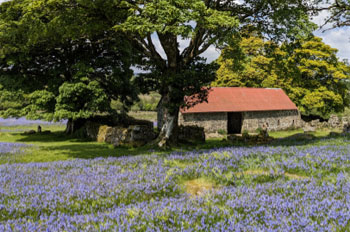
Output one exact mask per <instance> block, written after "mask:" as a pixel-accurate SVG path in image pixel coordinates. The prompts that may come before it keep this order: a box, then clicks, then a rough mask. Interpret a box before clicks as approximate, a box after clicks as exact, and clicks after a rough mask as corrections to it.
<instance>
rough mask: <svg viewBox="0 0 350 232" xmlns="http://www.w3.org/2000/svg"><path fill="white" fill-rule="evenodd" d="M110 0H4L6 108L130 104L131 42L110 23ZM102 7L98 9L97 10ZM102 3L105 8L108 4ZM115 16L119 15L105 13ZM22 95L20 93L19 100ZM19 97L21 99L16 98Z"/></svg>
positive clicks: (0, 9)
mask: <svg viewBox="0 0 350 232" xmlns="http://www.w3.org/2000/svg"><path fill="white" fill-rule="evenodd" d="M112 5H113V3H112V2H111V1H94V2H91V1H60V0H56V1H47V0H40V1H35V2H33V1H28V0H14V1H10V2H5V3H3V4H1V5H0V83H1V88H2V91H1V96H0V97H2V98H3V99H6V101H4V103H5V102H6V105H5V104H2V107H1V109H0V114H1V115H2V116H22V115H24V116H27V117H29V118H33V119H37V118H40V119H46V120H60V119H72V120H76V119H79V118H89V117H92V116H94V115H96V114H97V113H104V112H110V111H111V107H110V101H111V100H117V99H119V100H121V101H122V102H124V103H125V104H126V105H127V104H131V103H132V101H133V99H135V97H136V92H135V91H134V90H135V88H134V87H133V86H132V84H131V77H132V75H133V72H132V70H131V69H130V67H131V65H132V63H133V58H134V56H133V51H132V47H131V44H130V43H129V41H128V40H127V39H126V38H125V36H124V35H123V34H122V33H121V32H116V31H115V30H113V29H112V26H114V25H115V24H116V23H118V20H119V21H121V20H123V19H125V13H123V12H124V11H123V10H121V9H115V8H114V9H113V7H112ZM97 10H98V11H101V12H98V13H97V12H96V11H97ZM102 10H103V11H102ZM109 16H111V17H113V21H114V22H113V23H112V22H111V21H108V20H106V19H105V18H104V17H109ZM18 99H21V101H18ZM15 103H16V104H15Z"/></svg>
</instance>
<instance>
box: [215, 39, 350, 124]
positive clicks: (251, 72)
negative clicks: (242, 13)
mask: <svg viewBox="0 0 350 232" xmlns="http://www.w3.org/2000/svg"><path fill="white" fill-rule="evenodd" d="M237 41H238V42H239V46H240V49H239V50H238V51H239V53H237V52H235V51H237V47H236V45H234V46H229V47H227V48H225V50H224V51H223V54H222V55H221V57H220V59H219V61H218V62H219V64H220V68H219V70H218V72H217V80H216V81H215V82H213V83H212V85H213V86H234V87H238V86H246V87H263V88H282V89H283V90H284V91H285V92H286V93H287V94H288V96H289V97H290V98H291V99H292V101H293V102H294V103H296V105H297V106H298V107H299V110H300V111H301V113H302V114H304V115H318V116H320V117H323V118H328V117H329V116H330V114H331V113H334V112H341V111H343V110H344V107H345V106H346V105H348V103H349V96H348V88H347V86H346V83H345V80H347V79H349V78H350V67H349V66H348V65H347V64H346V63H344V62H341V61H340V60H339V59H338V58H337V56H336V53H337V50H336V49H334V48H331V47H330V46H329V45H327V44H325V43H323V42H322V40H321V39H320V38H317V37H312V38H309V39H303V40H297V41H294V42H289V43H287V42H285V43H283V44H282V45H280V46H279V45H277V44H276V43H274V42H272V41H265V40H263V39H262V38H260V37H258V36H252V37H247V38H244V37H243V38H242V39H241V40H237ZM238 42H236V43H238ZM237 54H238V55H237Z"/></svg>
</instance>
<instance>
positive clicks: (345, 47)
mask: <svg viewBox="0 0 350 232" xmlns="http://www.w3.org/2000/svg"><path fill="white" fill-rule="evenodd" d="M4 1H7V0H0V3H2V2H4ZM326 17H327V12H322V13H321V14H320V15H319V16H317V17H315V18H314V19H313V21H314V22H315V23H316V24H317V25H319V26H320V25H322V24H323V22H324V19H325V18H326ZM314 34H315V35H316V36H318V37H321V38H322V39H323V41H324V42H325V43H326V44H328V45H330V46H331V47H333V48H337V49H338V54H337V55H338V57H339V58H341V59H348V60H350V27H347V28H339V29H333V30H327V31H325V32H323V30H322V29H321V30H316V31H315V33H314ZM155 43H156V47H157V48H158V50H159V53H160V54H161V55H162V56H165V54H164V51H162V49H161V48H160V47H161V46H160V43H159V41H155ZM187 44H188V41H180V48H184V46H186V45H187ZM219 56H220V51H219V50H217V49H215V48H214V47H210V48H209V49H208V50H207V51H206V52H205V53H204V54H203V57H205V58H207V61H208V62H211V61H213V60H215V59H217V58H218V57H219Z"/></svg>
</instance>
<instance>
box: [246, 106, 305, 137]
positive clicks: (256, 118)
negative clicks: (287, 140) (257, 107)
mask: <svg viewBox="0 0 350 232" xmlns="http://www.w3.org/2000/svg"><path fill="white" fill-rule="evenodd" d="M264 125H265V126H266V127H267V130H268V131H277V130H286V129H288V128H292V127H294V128H299V127H301V126H302V122H301V117H300V114H299V112H298V111H297V110H280V111H252V112H243V123H242V132H243V131H248V132H255V131H256V129H258V128H263V127H264Z"/></svg>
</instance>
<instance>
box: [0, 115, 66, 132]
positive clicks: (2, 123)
mask: <svg viewBox="0 0 350 232" xmlns="http://www.w3.org/2000/svg"><path fill="white" fill-rule="evenodd" d="M66 123H67V120H62V121H59V122H47V121H42V120H28V119H26V118H24V117H22V118H6V119H4V118H0V132H23V131H25V130H26V129H23V128H11V127H16V126H31V125H35V126H38V125H41V126H47V125H65V124H66ZM4 127H5V128H4Z"/></svg>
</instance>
